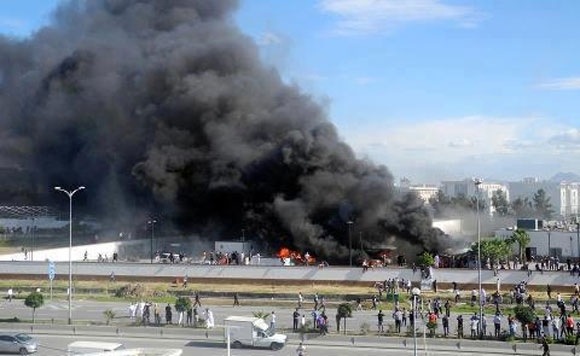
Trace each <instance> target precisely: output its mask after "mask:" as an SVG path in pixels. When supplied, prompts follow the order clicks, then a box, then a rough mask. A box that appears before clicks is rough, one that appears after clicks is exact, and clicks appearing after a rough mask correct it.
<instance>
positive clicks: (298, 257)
mask: <svg viewBox="0 0 580 356" xmlns="http://www.w3.org/2000/svg"><path fill="white" fill-rule="evenodd" d="M276 256H278V258H290V259H292V260H294V262H295V263H299V264H305V263H306V258H305V257H304V256H303V255H302V254H301V253H300V252H298V251H292V250H290V249H289V248H287V247H282V248H281V249H280V251H278V253H277V254H276ZM315 262H316V258H314V256H312V255H310V256H309V257H308V263H309V264H314V263H315Z"/></svg>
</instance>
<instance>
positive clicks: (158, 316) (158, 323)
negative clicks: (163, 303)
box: [153, 303, 161, 326]
mask: <svg viewBox="0 0 580 356" xmlns="http://www.w3.org/2000/svg"><path fill="white" fill-rule="evenodd" d="M153 313H154V315H155V325H156V326H161V312H160V310H159V305H158V304H157V303H155V305H154V307H153Z"/></svg>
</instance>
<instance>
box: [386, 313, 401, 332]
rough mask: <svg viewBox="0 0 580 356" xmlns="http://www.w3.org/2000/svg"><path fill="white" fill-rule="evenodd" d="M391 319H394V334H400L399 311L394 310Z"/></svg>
mask: <svg viewBox="0 0 580 356" xmlns="http://www.w3.org/2000/svg"><path fill="white" fill-rule="evenodd" d="M381 313H382V311H381ZM393 319H395V332H396V333H400V332H401V319H402V313H401V310H399V309H395V312H394V313H393Z"/></svg>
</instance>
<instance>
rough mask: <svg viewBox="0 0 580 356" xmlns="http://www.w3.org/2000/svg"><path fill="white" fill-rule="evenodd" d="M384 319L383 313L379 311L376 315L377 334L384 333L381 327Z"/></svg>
mask: <svg viewBox="0 0 580 356" xmlns="http://www.w3.org/2000/svg"><path fill="white" fill-rule="evenodd" d="M384 317H385V315H384V314H383V311H382V310H379V313H378V314H377V330H378V332H379V333H382V332H385V328H384V327H383V322H384Z"/></svg>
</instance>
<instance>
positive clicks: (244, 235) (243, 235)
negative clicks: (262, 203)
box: [242, 229, 246, 242]
mask: <svg viewBox="0 0 580 356" xmlns="http://www.w3.org/2000/svg"><path fill="white" fill-rule="evenodd" d="M244 241H246V229H242V242H244Z"/></svg>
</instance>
